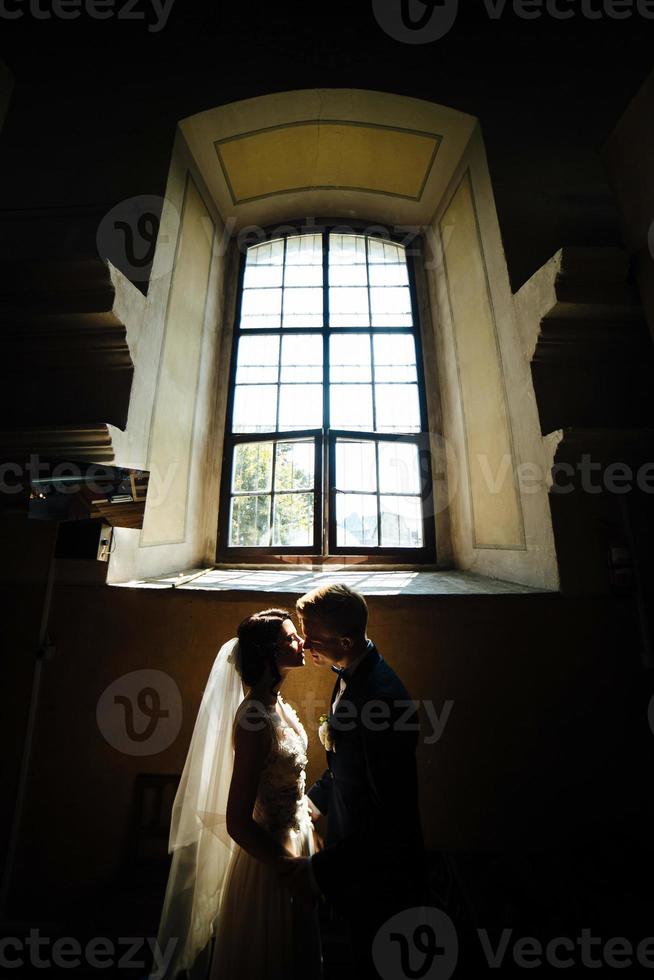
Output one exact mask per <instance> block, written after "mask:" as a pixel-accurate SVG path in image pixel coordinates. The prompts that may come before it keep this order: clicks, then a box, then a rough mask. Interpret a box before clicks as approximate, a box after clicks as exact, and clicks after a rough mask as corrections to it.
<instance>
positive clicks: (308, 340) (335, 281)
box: [220, 230, 434, 560]
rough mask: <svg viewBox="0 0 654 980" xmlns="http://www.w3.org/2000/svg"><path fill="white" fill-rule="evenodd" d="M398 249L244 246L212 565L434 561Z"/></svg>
mask: <svg viewBox="0 0 654 980" xmlns="http://www.w3.org/2000/svg"><path fill="white" fill-rule="evenodd" d="M420 365H421V352H420V345H419V331H418V329H417V321H416V314H415V296H414V287H413V283H412V280H411V275H410V267H409V263H408V261H407V256H406V254H405V249H404V248H403V247H402V246H401V245H399V244H397V243H395V242H393V241H390V240H387V239H384V238H380V237H373V236H366V235H363V234H361V235H358V234H344V233H341V232H339V231H337V230H333V231H324V232H320V233H318V232H315V231H311V232H307V233H298V234H296V235H286V236H283V237H279V238H275V239H273V240H271V241H267V242H264V243H262V244H259V245H254V246H251V247H250V248H249V249H248V250H247V253H246V255H245V257H244V263H243V269H242V279H241V284H240V289H239V302H238V304H237V317H236V325H235V343H234V358H233V365H232V373H231V384H230V397H229V402H228V415H227V432H226V439H225V459H224V467H223V498H222V506H221V515H222V516H221V534H220V542H221V548H220V550H221V553H222V554H223V555H226V556H237V555H241V556H249V555H256V554H261V553H280V554H283V553H298V554H303V553H304V554H307V555H314V556H315V555H323V556H326V555H330V554H357V555H358V554H361V555H379V556H393V557H400V556H402V555H404V554H406V556H411V558H412V559H414V560H415V559H417V558H422V559H423V560H426V559H432V558H433V557H434V555H433V547H434V545H433V521H432V520H430V519H429V515H427V514H426V513H425V510H426V508H425V501H426V500H427V499H428V498H430V495H431V478H430V470H429V453H428V447H427V444H426V432H427V425H426V413H425V407H424V397H423V390H422V379H421V367H420Z"/></svg>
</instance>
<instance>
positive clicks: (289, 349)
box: [248, 334, 322, 382]
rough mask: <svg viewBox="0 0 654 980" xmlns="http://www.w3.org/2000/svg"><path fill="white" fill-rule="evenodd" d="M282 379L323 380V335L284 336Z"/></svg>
mask: <svg viewBox="0 0 654 980" xmlns="http://www.w3.org/2000/svg"><path fill="white" fill-rule="evenodd" d="M248 339H249V338H248ZM255 339H258V338H255ZM281 380H282V381H296V382H297V381H322V337H320V336H316V335H315V334H304V335H302V334H294V335H293V336H292V337H284V338H283V340H282V370H281Z"/></svg>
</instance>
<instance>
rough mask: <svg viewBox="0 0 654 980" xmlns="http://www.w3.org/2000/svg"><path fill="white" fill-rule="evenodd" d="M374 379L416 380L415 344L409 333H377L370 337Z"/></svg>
mask: <svg viewBox="0 0 654 980" xmlns="http://www.w3.org/2000/svg"><path fill="white" fill-rule="evenodd" d="M372 343H373V351H374V357H375V380H376V381H416V380H417V377H416V345H415V341H414V339H413V337H412V336H411V334H408V335H407V334H377V335H376V336H375V337H373V339H372Z"/></svg>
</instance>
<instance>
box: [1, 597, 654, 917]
mask: <svg viewBox="0 0 654 980" xmlns="http://www.w3.org/2000/svg"><path fill="white" fill-rule="evenodd" d="M294 599H295V597H294V596H290V595H276V594H272V593H270V594H266V595H265V597H264V596H262V595H261V594H254V593H253V594H249V593H206V592H204V593H202V592H190V591H172V590H165V591H156V590H143V589H125V588H119V587H113V588H112V587H108V586H86V585H72V584H69V585H64V584H60V585H58V586H57V587H56V589H55V594H54V603H53V609H52V617H51V636H52V639H53V642H54V643H55V644H56V655H55V657H54V659H53V660H52V661H51V662H49V663H47V664H46V665H45V671H44V675H43V684H42V692H41V700H40V705H39V712H38V723H37V727H36V735H35V741H34V754H33V760H32V775H31V779H30V782H29V787H28V794H27V799H26V807H25V819H24V824H23V832H22V836H21V840H20V849H19V853H18V861H17V867H16V874H15V879H14V880H15V888H16V892H15V897H14V901H15V904H14V910H15V912H19V911H20V909H21V907H24V911H25V914H30V915H32V916H34V915H41V916H47V915H48V914H49V915H54V916H55V917H56V910H57V906H59V907H61V906H62V905H65V903H66V902H67V901H68V900H71V901H72V900H73V899H76V900H79V899H80V898H83V896H84V895H85V894H87V893H90V892H91V891H92V890H93V889H97V888H98V883H99V882H110V881H113V880H115V879H117V878H120V876H121V874H122V872H123V870H124V869H125V868H126V867H127V862H126V854H127V845H128V833H129V822H130V813H131V807H132V805H133V796H134V787H135V779H136V776H137V775H138V774H139V773H166V774H170V773H178V774H179V773H181V770H182V768H183V764H184V759H185V756H186V751H187V749H188V743H189V739H190V736H191V732H192V729H193V725H194V722H195V717H196V714H197V709H198V706H199V702H200V699H201V695H202V690H203V688H204V685H205V683H206V680H207V677H208V674H209V671H210V668H211V665H212V663H213V660H214V657H215V656H216V653H217V651H218V649H219V647H220V645H221V644H222V643H223V642H224V641H225V640H226V639H228V638H229V637H230V636H232V635H233V634H234V632H235V628H236V625H237V624H238V622H239V621H240V619H241V618H243V617H244V616H245V615H247V614H249V613H250V612H251V611H252V610H253V609H255V608H260V607H262V606H266V605H268V604H270V605H276V604H282V605H285V606H287V607H290V608H292V607H293V602H294ZM369 607H370V626H369V635H370V636H371V637H372V638H373V639H374V640H376V642H377V643H378V646H379V648H380V651H381V652H382V654H383V655H384V656H385V658H386V659H387V660H388V661H389V663H390V664H391V665H392V666H393V667H394V668H396V669H397V671H398V672H399V674H400V675H401V676H402V678H403V679H404V681H405V683H406V685H407V687H408V689H409V691H410V693H411V695H412V697H414V698H416V699H418V700H420V701H421V702H423V707H422V708H421V716H422V732H421V743H420V748H419V753H418V758H419V768H420V793H421V809H422V815H423V823H424V828H425V834H426V840H427V845H428V847H429V848H430V849H433V850H437V849H441V848H445V849H455V850H456V849H463V850H471V851H472V850H479V849H481V850H483V849H485V848H488V849H493V848H500V847H503V846H507V845H509V844H510V845H511V846H514V847H515V846H520V845H521V844H522V845H523V846H525V847H526V848H530V847H539V846H547V847H552V846H554V845H555V844H556V843H557V842H560V841H566V840H573V841H574V840H586V841H587V840H589V839H590V838H591V836H592V833H593V829H595V830H596V831H597V832H598V834H599V835H600V836H601V835H602V834H603V833H605V829H606V828H608V827H609V826H610V825H611V826H613V827H615V826H622V825H623V824H625V823H628V824H629V826H630V828H631V832H632V833H633V834H634V835H635V834H636V833H637V832H638V821H639V820H640V821H642V820H645V819H646V816H645V809H644V808H643V806H642V803H643V798H644V797H645V796H647V794H648V789H647V784H646V782H645V781H643V779H642V778H640V777H638V775H637V774H638V773H643V772H645V771H647V769H648V767H649V766H650V765H651V749H652V740H651V733H649V729H648V727H647V710H646V701H643V698H644V693H645V692H644V690H643V689H642V684H640V682H638V681H637V678H636V668H637V662H638V639H637V636H636V635H635V633H634V625H633V610H632V609H631V606H630V602H629V601H627V600H617V599H616V600H615V601H607V600H595V599H578V600H575V599H564V598H562V597H560V596H526V595H523V596H506V597H501V596H493V597H483V596H482V597H473V596H455V597H448V596H438V597H430V596H421V597H415V596H414V597H400V596H398V597H372V598H370V600H369ZM142 669H156V670H161V671H163V672H165V674H166V675H168V677H169V678H171V679H172V682H174V685H176V687H177V689H178V690H179V692H180V695H181V701H182V721H181V728H180V731H179V735H178V736H177V738H176V739H175V740H174V742H173V743H172V744H171V745H170V747H169V748H166V749H165V750H163V751H160V752H156V753H155V754H151V755H145V756H137V755H135V754H132V753H131V747H130V750H129V751H119V750H118V749H116V748H114V747H112V745H110V744H109V743H108V742H107V741H106V740H105V738H104V737H103V735H102V732H101V730H100V726H99V724H98V720H97V711H98V703H99V699H100V697H101V695H102V694H103V692H104V691H105V690H106V689H107V687H108V686H109V685H110V684H112V683H113V682H114V681H115V680H116V679H117V678H119V677H121V676H122V675H124V674H127V673H129V672H131V671H135V670H142ZM332 677H333V675H332V674H331V672H330V671H327V670H324V669H320V668H317V667H315V666H314V665H313V664H311V663H310V664H309V665H307V666H306V667H305V668H303V669H302V670H301V671H300V670H298V671H296V672H294V673H293V674H292V675H291V676H290V677H289V679H288V682H287V684H286V686H285V688H284V695H285V697H287V698H288V700H289V701H290V702H291V703H292V704H294V705H295V706H296V708H297V709H298V711H299V713H300V715H301V717H302V720H303V721H304V723H305V725H306V727H307V730H308V732H309V735H310V740H311V748H310V768H309V779H310V780H311V779H312V778H313V777H315V776H316V775H318V774H319V772H321V771H322V768H323V766H324V755H323V752H322V749H321V747H320V745H319V744H318V739H317V738H316V737H315V729H316V722H317V718H318V716H319V714H320V713H322V711H324V710H325V705H326V701H327V699H328V697H329V694H330V692H331V688H332ZM638 685H640V688H639V689H640V695H639V694H638V689H637V687H638ZM164 701H165V698H164ZM426 701H429V702H430V703H432V704H433V708H434V710H435V711H436V714H437V715H438V716H439V717H442V718H444V717H446V716H445V715H444V714H443V709H444V707H445V702H446V701H450V702H451V708H450V713H449V717H447V721H446V723H445V724H444V727H443V730H442V734H441V736H440V738H438V739H437V740H435V741H434V740H433V739H432V740H431V743H430V744H428V742H427V740H428V739H429V738H430V737H431V735H432V733H433V728H432V726H431V724H430V722H429V720H428V715H427V714H426V711H425V708H424V702H426ZM162 707H164V702H163V701H162ZM144 722H145V718H142V717H137V718H136V723H135V727H138V728H139V729H142V728H143V724H144ZM125 744H126V745H127V746H128V747H129V746H130V743H129V742H126V743H125ZM616 787H619V789H616ZM639 809H640V813H639ZM99 841H101V842H102V846H98V842H99ZM62 842H65V846H63V847H62ZM23 903H24V906H23ZM155 904H156V902H155Z"/></svg>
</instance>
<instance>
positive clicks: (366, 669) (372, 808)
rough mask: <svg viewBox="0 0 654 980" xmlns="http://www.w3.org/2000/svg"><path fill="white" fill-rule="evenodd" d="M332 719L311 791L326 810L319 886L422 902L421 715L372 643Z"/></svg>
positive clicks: (339, 900) (316, 866) (404, 903)
mask: <svg viewBox="0 0 654 980" xmlns="http://www.w3.org/2000/svg"><path fill="white" fill-rule="evenodd" d="M338 684H339V679H337V681H336V684H335V686H334V691H333V694H332V703H333V701H334V698H335V697H336V692H337V691H338ZM329 717H330V727H331V728H332V734H333V738H334V751H332V752H328V753H327V769H326V770H325V772H324V773H323V775H322V776H321V777H320V779H318V780H317V781H316V782H315V783H314V784H313V786H312V787H311V788H310V789H309V792H308V796H309V798H310V799H311V800H312V801H313V803H315V805H316V806H317V807H318V809H319V810H320V811H321V812H322V813H325V814H327V836H326V840H325V848H324V850H322V851H320V852H319V853H318V854H316V855H315V856H314V857H313V859H312V868H313V872H314V875H315V878H316V881H317V883H318V885H319V886H320V888H321V889H322V891H323V893H324V894H325V895H326V896H327V897H328V898H330V900H332V901H333V902H334V904H335V905H343V904H346V905H347V904H353V905H356V903H358V902H360V901H361V900H363V899H364V897H365V900H366V901H368V902H369V901H370V896H371V894H373V895H375V896H376V897H377V898H378V899H379V901H380V902H386V904H388V901H389V899H391V898H392V900H393V901H395V902H396V904H397V905H398V908H400V907H408V905H409V904H416V905H418V904H423V899H424V894H425V877H424V874H425V869H424V854H423V843H422V831H421V826H420V815H419V811H418V787H417V777H416V760H415V749H416V744H417V741H418V737H419V722H418V712H417V709H416V706H415V704H414V702H413V701H412V700H411V698H410V696H409V694H408V692H407V690H406V688H405V687H404V685H403V684H402V681H401V680H400V679H399V677H398V676H397V674H396V673H395V672H394V671H393V670H392V669H391V668H390V667H389V666H388V664H387V663H386V662H385V661H384V659H383V658H382V657H381V656H380V654H379V653H378V651H377V648H376V647H375V645H374V643H373V642H372V641H371V640H368V651H367V653H366V655H365V656H364V658H363V660H362V661H361V662H360V663H359V664H358V666H357V667H356V669H355V671H354V672H353V674H352V677H351V678H350V680H349V681H348V683H347V686H346V688H345V691H344V693H343V695H342V697H341V698H340V700H339V702H338V704H337V706H336V711H335V712H334V714H333V716H332V714H331V711H330V715H329Z"/></svg>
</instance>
